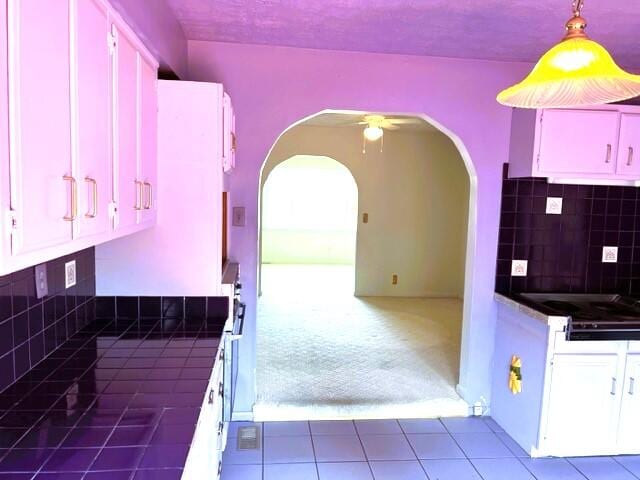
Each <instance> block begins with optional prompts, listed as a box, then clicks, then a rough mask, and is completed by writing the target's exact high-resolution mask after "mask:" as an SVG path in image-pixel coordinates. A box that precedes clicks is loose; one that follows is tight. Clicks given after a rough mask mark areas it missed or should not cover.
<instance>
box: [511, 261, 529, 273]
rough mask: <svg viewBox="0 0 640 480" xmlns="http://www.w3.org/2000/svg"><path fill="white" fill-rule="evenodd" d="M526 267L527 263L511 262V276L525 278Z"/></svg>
mask: <svg viewBox="0 0 640 480" xmlns="http://www.w3.org/2000/svg"><path fill="white" fill-rule="evenodd" d="M528 265H529V262H527V261H526V260H513V261H512V262H511V276H512V277H526V276H527V267H528Z"/></svg>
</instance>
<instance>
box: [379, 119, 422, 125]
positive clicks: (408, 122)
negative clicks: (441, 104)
mask: <svg viewBox="0 0 640 480" xmlns="http://www.w3.org/2000/svg"><path fill="white" fill-rule="evenodd" d="M388 121H389V122H391V123H393V124H394V125H419V124H421V123H424V120H421V119H419V118H390V119H388Z"/></svg>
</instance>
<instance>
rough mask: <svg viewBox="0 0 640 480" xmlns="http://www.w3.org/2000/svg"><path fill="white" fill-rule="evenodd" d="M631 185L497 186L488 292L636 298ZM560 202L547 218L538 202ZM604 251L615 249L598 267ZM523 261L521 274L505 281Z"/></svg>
mask: <svg viewBox="0 0 640 480" xmlns="http://www.w3.org/2000/svg"><path fill="white" fill-rule="evenodd" d="M638 192H639V189H638V188H636V187H623V186H598V185H596V186H592V185H562V184H547V181H546V180H545V179H538V178H536V179H532V178H519V179H508V178H506V166H505V175H504V179H503V182H502V208H501V216H500V233H499V244H498V265H497V275H496V291H497V292H499V293H504V294H511V293H520V292H557V293H560V292H562V293H567V292H572V293H620V294H632V295H640V194H639V193H638ZM547 197H562V199H563V205H562V214H561V215H547V214H546V213H545V210H546V198H547ZM604 246H612V247H618V261H617V263H603V262H602V249H603V247H604ZM514 259H515V260H527V261H528V271H527V276H526V277H512V276H511V262H512V260H514Z"/></svg>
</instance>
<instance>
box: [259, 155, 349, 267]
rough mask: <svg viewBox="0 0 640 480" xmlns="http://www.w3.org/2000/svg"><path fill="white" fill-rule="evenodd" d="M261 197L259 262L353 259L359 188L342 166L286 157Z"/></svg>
mask: <svg viewBox="0 0 640 480" xmlns="http://www.w3.org/2000/svg"><path fill="white" fill-rule="evenodd" d="M262 201H263V203H262V204H263V210H262V262H263V263H276V264H320V265H329V264H333V265H353V264H354V263H355V254H356V229H357V223H358V187H357V186H356V182H355V180H354V179H353V176H352V175H351V173H350V172H349V170H348V169H347V168H346V167H345V166H344V165H342V164H341V163H339V162H337V161H335V160H333V159H331V158H328V157H315V156H308V155H298V156H295V157H292V158H290V159H288V160H285V161H284V162H282V163H280V164H279V165H278V166H276V168H275V169H274V170H273V171H272V172H271V174H270V175H269V178H268V179H267V180H266V182H265V184H264V189H263V200H262Z"/></svg>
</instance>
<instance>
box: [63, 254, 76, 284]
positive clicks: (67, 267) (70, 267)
mask: <svg viewBox="0 0 640 480" xmlns="http://www.w3.org/2000/svg"><path fill="white" fill-rule="evenodd" d="M76 281H77V276H76V261H75V260H71V261H70V262H67V263H65V264H64V288H70V287H73V286H74V285H75V284H76Z"/></svg>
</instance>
